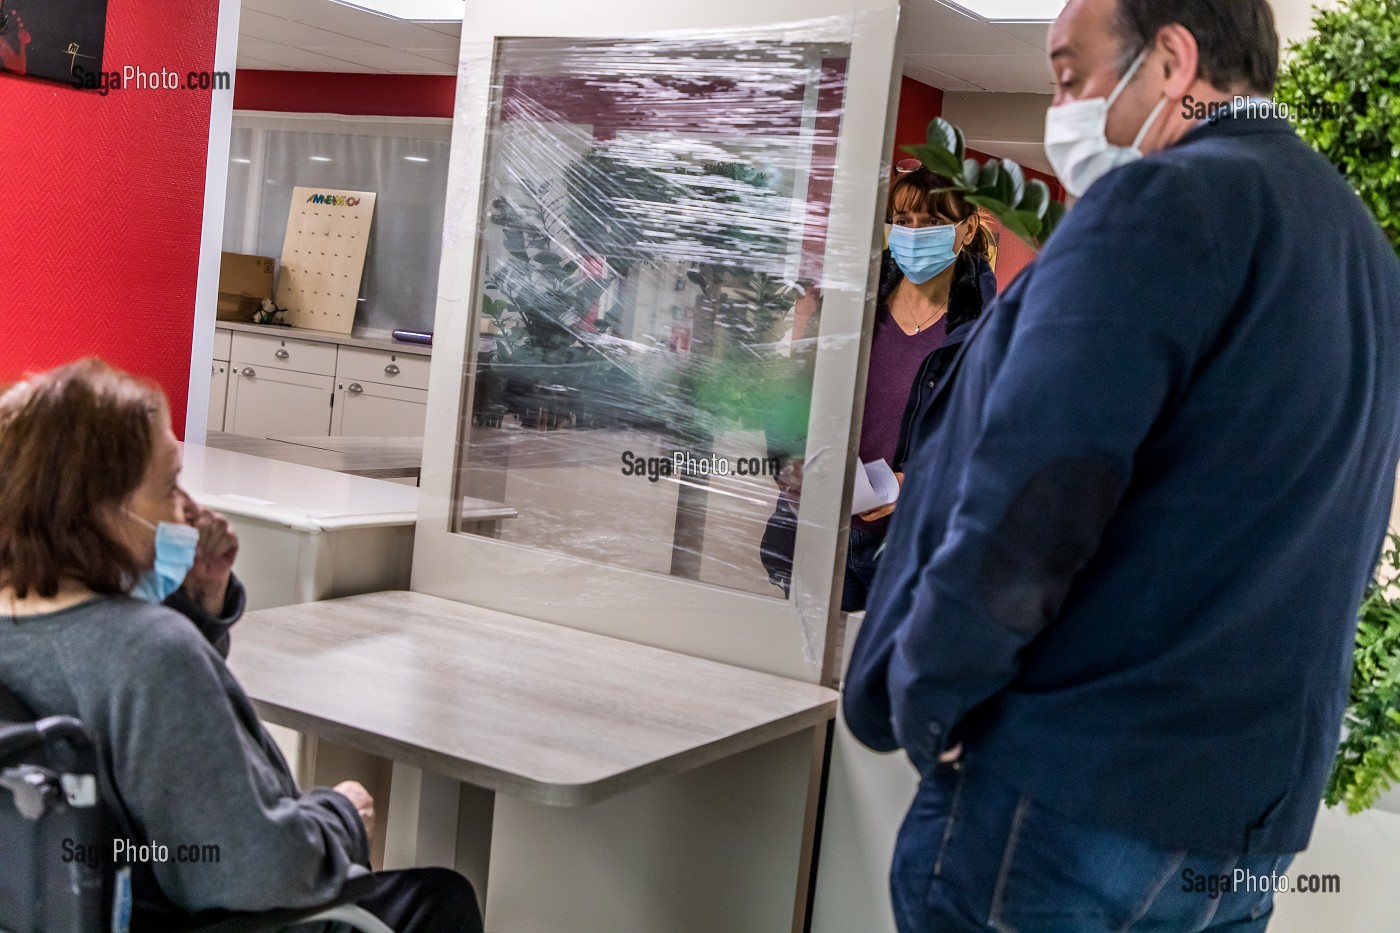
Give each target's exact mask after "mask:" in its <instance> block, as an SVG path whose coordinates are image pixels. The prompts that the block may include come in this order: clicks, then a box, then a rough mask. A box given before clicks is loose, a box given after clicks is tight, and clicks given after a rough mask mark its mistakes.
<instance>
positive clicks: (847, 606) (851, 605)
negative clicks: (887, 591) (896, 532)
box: [841, 528, 885, 612]
mask: <svg viewBox="0 0 1400 933" xmlns="http://www.w3.org/2000/svg"><path fill="white" fill-rule="evenodd" d="M884 543H885V536H884V535H872V534H871V533H870V532H868V531H861V530H860V529H859V528H852V529H851V543H850V544H849V545H848V546H847V548H846V583H845V586H844V588H843V589H842V591H841V611H842V612H860V611H861V610H863V609H864V608H865V600H866V597H868V596H869V595H870V587H871V584H873V583H874V582H875V570H876V569H877V567H878V566H879V565H878V563H877V561H876V557H875V552H877V551H879V550H880V547H881V545H883V544H884Z"/></svg>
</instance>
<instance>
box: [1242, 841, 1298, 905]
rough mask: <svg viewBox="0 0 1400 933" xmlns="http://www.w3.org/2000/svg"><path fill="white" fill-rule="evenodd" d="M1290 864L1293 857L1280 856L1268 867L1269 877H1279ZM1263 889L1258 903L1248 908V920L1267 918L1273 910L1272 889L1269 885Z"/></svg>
mask: <svg viewBox="0 0 1400 933" xmlns="http://www.w3.org/2000/svg"><path fill="white" fill-rule="evenodd" d="M1291 864H1293V856H1291V855H1280V856H1279V857H1278V858H1276V859H1274V861H1273V864H1272V865H1270V866H1269V877H1270V878H1275V877H1278V876H1279V875H1282V874H1283V873H1284V872H1285V871H1287V870H1288V866H1289V865H1291ZM1263 887H1264V890H1262V891H1261V892H1260V893H1259V899H1258V901H1256V902H1255V904H1254V906H1253V907H1252V908H1250V911H1249V919H1250V920H1258V919H1260V918H1261V917H1267V916H1268V915H1269V913H1270V912H1271V911H1272V910H1273V909H1274V891H1273V887H1272V886H1271V885H1265V886H1263Z"/></svg>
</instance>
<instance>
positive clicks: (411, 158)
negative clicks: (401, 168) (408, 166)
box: [403, 156, 433, 162]
mask: <svg viewBox="0 0 1400 933" xmlns="http://www.w3.org/2000/svg"><path fill="white" fill-rule="evenodd" d="M403 160H404V161H405V162H431V161H433V160H432V159H425V158H423V157H422V156H404V157H403Z"/></svg>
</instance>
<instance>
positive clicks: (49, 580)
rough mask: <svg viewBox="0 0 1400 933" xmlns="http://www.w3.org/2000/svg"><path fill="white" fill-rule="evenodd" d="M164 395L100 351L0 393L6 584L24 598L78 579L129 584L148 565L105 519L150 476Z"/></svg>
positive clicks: (116, 589)
mask: <svg viewBox="0 0 1400 933" xmlns="http://www.w3.org/2000/svg"><path fill="white" fill-rule="evenodd" d="M166 410H167V409H166V402H165V396H164V395H163V394H162V393H161V391H160V389H158V388H156V387H155V386H153V385H149V384H147V383H143V382H140V381H138V380H136V379H135V378H133V377H131V376H129V375H127V374H126V373H124V372H121V371H120V370H117V369H113V368H112V367H111V366H108V365H107V364H106V363H104V362H102V361H101V360H96V359H87V360H80V361H78V362H76V363H69V364H68V365H66V366H60V367H58V368H57V369H52V370H49V371H48V372H46V373H41V374H39V375H37V376H33V377H31V378H29V379H28V380H26V381H25V382H21V383H19V384H18V385H15V386H13V387H12V388H10V389H9V390H8V391H7V392H5V393H4V394H3V395H0V585H6V586H9V587H11V588H12V589H13V590H14V591H15V595H16V596H18V597H19V598H21V599H23V598H25V597H26V596H28V595H29V594H30V593H31V592H33V593H36V594H38V595H39V596H43V597H51V596H53V595H54V594H56V593H57V592H58V587H59V584H60V583H61V582H62V581H63V580H65V579H67V580H72V581H76V582H78V583H81V584H83V585H85V586H87V587H88V588H89V589H91V590H93V591H95V592H98V593H107V594H116V593H124V592H126V591H127V590H128V589H129V588H130V586H131V584H132V582H133V581H134V580H135V579H136V578H137V576H138V575H139V574H140V573H141V572H142V571H143V570H144V569H145V568H144V567H143V566H141V563H140V561H139V558H138V557H137V556H136V555H135V554H133V553H132V552H131V549H130V548H129V547H128V546H127V545H126V544H124V543H123V542H122V541H121V540H120V539H119V538H117V537H116V536H115V535H114V534H113V532H112V531H111V529H109V528H108V527H107V524H106V522H105V521H104V520H103V513H104V512H106V511H107V510H108V509H110V508H111V507H113V506H116V505H120V504H121V503H122V502H124V501H125V500H126V499H127V497H128V496H130V495H131V493H132V492H133V491H135V490H136V488H137V487H138V486H139V485H140V484H141V481H142V479H143V478H144V477H145V475H146V470H147V468H148V467H149V465H150V461H151V453H152V446H153V443H154V441H155V436H156V430H157V416H158V415H159V413H161V412H163V411H166Z"/></svg>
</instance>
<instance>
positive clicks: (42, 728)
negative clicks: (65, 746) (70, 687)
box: [0, 716, 92, 756]
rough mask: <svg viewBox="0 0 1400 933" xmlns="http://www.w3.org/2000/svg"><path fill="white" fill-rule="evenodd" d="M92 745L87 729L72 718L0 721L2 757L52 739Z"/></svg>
mask: <svg viewBox="0 0 1400 933" xmlns="http://www.w3.org/2000/svg"><path fill="white" fill-rule="evenodd" d="M60 737H61V738H67V739H73V740H76V741H79V742H82V743H84V744H91V742H92V737H91V736H90V735H89V734H88V731H87V728H86V727H84V726H83V724H82V723H81V722H80V721H79V720H77V719H74V718H73V717H72V716H45V717H44V718H43V719H37V720H34V721H33V722H9V721H0V756H5V755H13V754H16V753H17V752H21V751H24V750H25V749H28V748H32V747H33V746H35V745H42V744H44V743H45V742H47V741H48V740H49V739H52V738H60Z"/></svg>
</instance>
